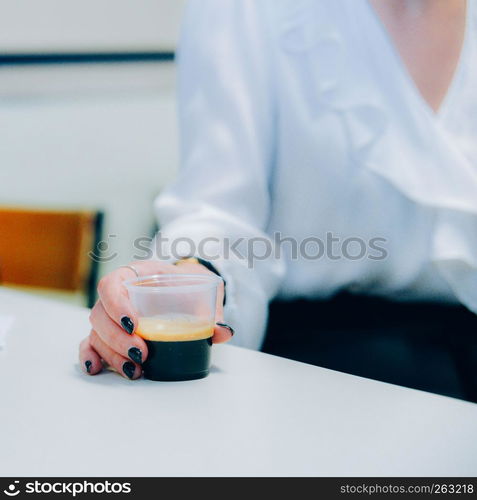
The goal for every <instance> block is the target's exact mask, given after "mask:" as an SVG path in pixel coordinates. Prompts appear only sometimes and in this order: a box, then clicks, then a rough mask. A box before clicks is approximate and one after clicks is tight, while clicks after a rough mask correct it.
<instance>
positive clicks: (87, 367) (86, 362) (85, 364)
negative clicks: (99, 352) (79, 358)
mask: <svg viewBox="0 0 477 500" xmlns="http://www.w3.org/2000/svg"><path fill="white" fill-rule="evenodd" d="M92 364H93V363H91V361H90V360H89V359H88V361H85V362H84V366H85V367H86V371H87V372H88V373H91V365H92Z"/></svg>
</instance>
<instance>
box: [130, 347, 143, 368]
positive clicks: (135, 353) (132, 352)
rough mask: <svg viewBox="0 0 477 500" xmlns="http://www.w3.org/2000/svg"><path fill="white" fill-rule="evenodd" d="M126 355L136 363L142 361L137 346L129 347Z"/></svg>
mask: <svg viewBox="0 0 477 500" xmlns="http://www.w3.org/2000/svg"><path fill="white" fill-rule="evenodd" d="M128 356H129V357H130V358H131V359H132V360H133V361H134V362H135V363H137V364H138V365H140V364H141V363H142V352H141V349H138V348H137V347H131V349H129V351H128Z"/></svg>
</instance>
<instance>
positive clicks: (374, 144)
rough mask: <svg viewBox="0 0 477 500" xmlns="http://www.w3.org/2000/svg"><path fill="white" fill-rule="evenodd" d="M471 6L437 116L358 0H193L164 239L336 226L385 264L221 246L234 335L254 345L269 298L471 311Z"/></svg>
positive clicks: (163, 210)
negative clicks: (365, 296) (252, 255)
mask: <svg viewBox="0 0 477 500" xmlns="http://www.w3.org/2000/svg"><path fill="white" fill-rule="evenodd" d="M475 2H476V0H468V9H467V26H466V35H465V42H464V46H463V48H462V53H461V58H460V61H459V64H458V67H457V70H456V72H455V75H454V78H453V81H452V84H451V87H450V88H449V90H448V93H447V96H446V98H445V100H444V103H443V104H442V106H441V108H440V109H439V111H438V113H434V112H433V111H432V110H431V109H430V107H429V106H428V105H427V103H426V102H425V101H424V99H423V98H422V97H421V95H420V94H419V92H418V90H417V88H416V86H415V84H414V82H413V81H412V79H411V78H410V76H409V74H408V72H407V70H406V68H405V67H404V65H403V64H402V62H401V59H400V57H399V55H398V54H397V53H396V51H395V49H394V47H393V44H392V43H391V41H390V38H389V36H388V35H387V33H386V30H385V29H384V27H383V25H382V24H381V23H380V21H379V19H378V17H377V16H376V15H375V13H374V11H373V9H372V8H371V6H370V5H369V4H368V2H367V0H339V1H338V0H337V1H333V2H331V1H330V2H328V1H316V0H273V1H260V2H256V1H249V0H236V1H233V0H230V1H227V2H214V1H213V0H205V1H204V0H203V1H201V2H192V6H191V7H190V9H189V15H188V17H187V20H186V24H185V27H184V32H185V38H184V41H183V45H182V47H183V49H182V52H181V54H182V57H181V58H180V66H181V73H180V74H181V78H180V81H181V85H180V89H181V93H180V95H179V99H180V100H181V128H182V132H183V168H182V170H181V172H182V174H183V175H180V176H179V179H178V180H177V181H176V183H175V184H174V185H173V186H171V187H170V188H169V189H168V190H167V191H166V192H165V193H164V194H163V195H162V196H161V197H159V199H158V200H157V203H156V207H157V211H158V216H159V221H160V222H161V223H162V224H163V225H164V227H163V232H164V234H171V235H175V236H179V235H180V236H183V235H185V236H188V235H189V236H190V237H191V238H193V239H195V240H199V239H200V238H201V237H206V236H207V235H208V236H210V235H217V236H218V237H220V238H224V237H229V238H234V237H241V236H246V237H248V238H253V237H256V236H260V237H263V236H264V235H265V236H268V237H269V238H270V241H271V243H272V244H276V241H275V236H276V234H277V233H280V235H281V237H282V238H291V239H294V240H295V241H297V242H303V241H304V240H306V239H307V238H308V239H309V238H318V239H320V240H321V241H324V242H326V241H327V238H328V237H329V235H332V237H333V238H335V239H336V240H334V241H338V243H337V245H338V248H341V249H342V247H339V245H340V242H341V243H342V242H343V241H347V240H349V241H351V240H353V239H355V240H356V239H359V240H360V241H365V242H367V243H368V244H369V242H370V241H371V240H373V239H376V238H378V239H379V240H380V241H381V242H382V243H381V246H382V247H383V248H384V249H385V257H383V258H380V259H373V258H369V255H367V256H365V257H363V258H359V259H355V258H353V257H351V258H346V256H343V255H342V254H341V255H340V252H339V251H338V257H337V258H336V255H334V254H333V255H330V253H333V252H324V255H323V256H321V257H320V258H319V259H313V258H307V257H306V256H304V255H303V254H299V255H293V252H292V251H291V250H290V247H289V246H287V245H286V244H284V248H283V252H281V253H280V255H279V258H278V259H277V253H275V254H274V255H273V256H271V257H270V258H268V259H261V260H260V261H259V262H257V263H256V265H252V266H250V262H249V261H240V259H238V258H235V257H230V256H228V257H224V256H223V255H221V256H220V257H219V258H218V259H217V262H216V265H217V267H219V268H221V269H222V271H223V272H224V273H225V274H226V276H227V280H228V283H229V282H230V293H229V292H228V297H229V303H228V306H227V311H226V314H227V315H228V316H229V318H228V320H229V321H230V322H231V323H232V324H234V325H236V326H238V328H239V330H240V329H241V325H242V330H243V331H244V337H243V338H244V340H243V341H242V342H241V341H240V340H238V341H236V342H237V343H242V344H243V345H246V346H249V347H257V346H258V345H259V344H260V339H261V335H262V333H263V327H264V321H265V318H266V313H264V311H265V310H266V304H267V301H268V300H270V298H272V297H273V296H274V295H276V294H277V293H278V294H280V295H282V296H283V297H288V298H291V297H303V296H305V297H324V296H329V295H331V294H333V293H336V292H337V291H339V290H343V289H348V290H352V291H355V292H359V293H370V294H378V295H384V296H389V297H391V298H396V299H419V300H442V301H448V302H456V301H461V302H462V303H464V304H465V305H467V306H468V307H469V308H470V309H472V310H473V311H474V312H477V71H475V70H476V69H477V68H476V66H477V37H476V32H477V14H476V13H477V8H476V6H475ZM211 23H212V24H211ZM211 26H214V27H215V28H211ZM207 27H208V29H207ZM204 73H207V74H204ZM211 179H213V181H212V180H211ZM187 207H190V208H189V209H188V208H187ZM245 310H246V311H248V315H247V316H251V318H252V319H250V320H249V319H247V318H244V316H243V311H245ZM254 317H255V318H259V320H258V321H255V322H254V321H253V318H254ZM245 330H246V331H245ZM237 338H239V337H238V336H237Z"/></svg>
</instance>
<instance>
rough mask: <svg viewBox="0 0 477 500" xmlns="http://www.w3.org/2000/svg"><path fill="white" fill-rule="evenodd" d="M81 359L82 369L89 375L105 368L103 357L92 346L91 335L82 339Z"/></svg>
mask: <svg viewBox="0 0 477 500" xmlns="http://www.w3.org/2000/svg"><path fill="white" fill-rule="evenodd" d="M79 361H80V366H81V369H82V370H83V371H84V372H85V373H88V374H89V375H96V374H97V373H99V372H100V371H101V370H102V369H103V363H102V362H101V358H100V356H99V355H98V353H97V352H96V351H95V350H94V349H93V347H92V346H91V344H90V338H89V337H86V338H85V339H83V340H82V341H81V344H80V347H79Z"/></svg>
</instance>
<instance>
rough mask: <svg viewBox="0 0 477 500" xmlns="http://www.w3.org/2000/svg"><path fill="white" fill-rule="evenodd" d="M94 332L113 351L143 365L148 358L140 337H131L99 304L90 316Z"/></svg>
mask: <svg viewBox="0 0 477 500" xmlns="http://www.w3.org/2000/svg"><path fill="white" fill-rule="evenodd" d="M89 319H90V322H91V325H92V327H93V330H94V331H95V332H96V333H97V334H98V335H99V337H100V338H101V340H102V341H103V342H104V343H105V344H107V345H108V346H109V347H110V348H111V349H112V350H113V351H116V352H117V353H118V354H121V356H123V357H126V358H129V359H130V360H131V361H134V363H138V364H141V363H143V362H144V361H145V360H146V358H147V354H148V351H147V345H146V343H145V342H144V340H143V339H142V338H141V337H139V336H138V335H134V334H133V335H129V334H128V333H126V332H125V331H124V330H123V329H122V328H120V327H119V326H118V325H117V323H115V322H114V321H113V320H112V319H111V318H110V317H109V316H108V314H107V313H106V311H105V309H104V307H103V304H102V303H101V302H97V303H96V305H95V306H94V307H93V309H92V311H91V314H90V317H89Z"/></svg>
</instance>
